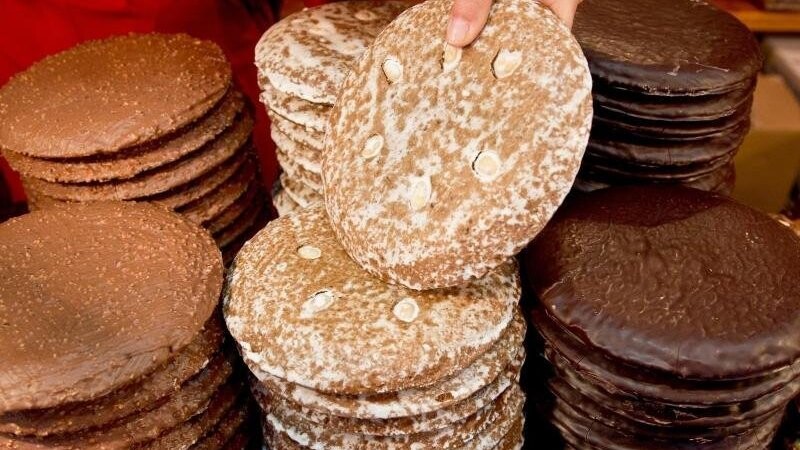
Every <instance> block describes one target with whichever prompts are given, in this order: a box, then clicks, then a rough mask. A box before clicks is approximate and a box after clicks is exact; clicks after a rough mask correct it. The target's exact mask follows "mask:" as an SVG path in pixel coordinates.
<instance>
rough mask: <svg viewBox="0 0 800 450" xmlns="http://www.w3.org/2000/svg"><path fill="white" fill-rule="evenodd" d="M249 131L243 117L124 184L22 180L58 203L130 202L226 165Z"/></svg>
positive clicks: (250, 124)
mask: <svg viewBox="0 0 800 450" xmlns="http://www.w3.org/2000/svg"><path fill="white" fill-rule="evenodd" d="M252 130H253V119H252V117H250V116H249V115H246V116H244V117H242V120H239V121H237V123H236V124H234V125H233V126H232V127H231V128H230V129H228V130H227V131H226V132H225V133H223V134H222V135H221V136H220V137H219V139H216V140H215V141H213V142H212V143H211V144H210V145H207V146H205V147H204V148H203V149H202V150H200V151H199V152H197V153H194V154H191V155H188V156H187V157H184V158H181V159H179V160H178V161H175V162H173V163H170V164H167V165H165V166H161V167H158V168H156V169H153V170H150V171H147V172H144V173H141V174H139V175H138V176H136V177H134V178H129V179H127V180H115V181H111V182H107V183H82V184H77V183H76V184H63V183H50V182H48V181H43V180H38V179H34V178H23V179H24V182H25V184H26V185H27V186H28V187H30V188H31V189H33V190H35V191H39V192H41V193H43V194H45V195H48V196H50V197H53V198H57V199H60V200H71V201H80V202H87V201H97V200H130V199H134V198H138V197H146V196H151V195H155V194H160V193H162V192H166V191H168V190H170V189H173V188H175V187H177V186H181V185H183V184H185V183H188V182H189V181H191V180H194V179H197V178H199V177H201V176H203V175H205V174H207V173H208V172H210V171H211V170H212V169H213V168H214V167H217V166H218V165H220V164H222V163H223V162H225V161H227V160H228V159H229V158H231V157H232V156H233V155H234V154H236V152H237V151H238V150H239V149H240V148H242V147H244V146H246V145H249V144H247V141H248V139H249V137H250V133H251V132H252Z"/></svg>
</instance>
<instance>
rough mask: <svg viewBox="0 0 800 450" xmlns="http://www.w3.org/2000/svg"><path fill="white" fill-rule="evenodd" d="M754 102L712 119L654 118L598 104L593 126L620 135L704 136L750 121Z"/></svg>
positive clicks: (700, 137) (645, 136) (651, 137)
mask: <svg viewBox="0 0 800 450" xmlns="http://www.w3.org/2000/svg"><path fill="white" fill-rule="evenodd" d="M750 106H751V105H749V104H748V105H745V108H743V109H742V110H740V111H737V112H736V113H735V114H734V115H732V116H729V117H725V118H722V119H718V120H712V121H680V120H650V119H641V118H636V117H630V116H626V115H624V114H620V113H618V112H615V111H612V110H609V109H607V108H605V107H604V106H603V105H598V104H596V105H595V111H594V112H595V114H594V119H593V127H594V128H593V129H598V128H599V129H600V130H602V131H606V132H611V133H617V136H618V137H619V138H623V139H624V138H626V137H628V138H634V137H635V136H640V137H644V138H650V139H653V138H661V139H685V140H701V139H706V138H708V137H709V136H712V135H718V134H721V133H725V132H728V131H731V130H738V129H740V128H741V127H742V126H748V125H747V124H749V123H750ZM598 131H599V130H598Z"/></svg>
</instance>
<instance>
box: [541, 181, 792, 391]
mask: <svg viewBox="0 0 800 450" xmlns="http://www.w3.org/2000/svg"><path fill="white" fill-rule="evenodd" d="M798 258H800V241H798V239H797V237H796V236H794V235H793V234H792V233H791V231H790V230H788V229H786V227H783V226H781V225H780V224H779V223H777V222H775V221H774V220H773V219H771V218H770V217H769V216H767V215H766V214H762V213H760V212H757V211H755V210H752V209H750V208H748V207H745V206H743V205H740V204H738V203H736V202H734V201H732V200H730V199H728V198H726V197H724V196H721V195H716V194H710V193H705V192H702V191H698V190H693V189H686V188H679V187H656V186H651V187H636V188H633V187H627V188H612V189H607V190H605V191H598V192H594V193H592V194H588V195H585V196H581V197H576V198H575V199H574V201H570V202H568V204H566V205H565V207H564V208H562V209H560V210H559V213H558V215H557V216H556V218H555V219H554V220H553V222H551V226H548V228H547V231H546V232H545V233H544V234H542V235H541V236H540V237H539V238H538V239H537V240H536V241H535V243H534V245H533V246H532V248H531V252H530V254H529V258H528V259H527V261H528V262H529V263H530V267H535V268H536V269H535V270H532V271H531V277H532V278H531V283H532V286H533V287H534V288H535V293H536V295H537V297H538V298H539V299H541V302H542V304H543V305H544V306H545V307H546V308H547V310H548V312H549V313H550V314H551V315H553V316H554V317H555V318H556V320H557V321H558V322H559V323H561V324H563V326H564V327H565V328H566V329H568V330H570V332H572V333H573V334H574V335H575V336H580V338H581V340H582V341H583V342H584V343H585V345H589V346H591V347H592V348H593V349H595V350H596V351H599V352H602V353H603V354H606V355H609V357H614V358H617V359H619V360H622V361H625V362H628V363H629V364H636V365H637V366H640V367H648V368H653V369H658V370H661V371H666V372H668V373H671V374H677V375H678V376H680V377H682V378H690V379H715V380H719V379H741V378H744V377H752V376H756V375H758V374H762V373H765V372H770V371H772V370H776V369H779V368H783V367H786V366H788V365H789V364H792V363H793V362H794V361H796V360H797V358H798V357H800V335H799V333H800V285H798V283H796V282H795V281H794V280H797V279H798V277H800V265H798V264H797V261H798V260H799V259H798Z"/></svg>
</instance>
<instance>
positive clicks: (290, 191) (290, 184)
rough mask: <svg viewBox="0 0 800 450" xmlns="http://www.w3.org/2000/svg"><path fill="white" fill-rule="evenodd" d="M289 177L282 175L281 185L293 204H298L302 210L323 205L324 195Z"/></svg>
mask: <svg viewBox="0 0 800 450" xmlns="http://www.w3.org/2000/svg"><path fill="white" fill-rule="evenodd" d="M287 175H288V174H286V173H282V174H281V177H280V180H281V185H282V186H283V191H284V192H286V195H288V196H289V198H290V199H292V201H293V202H295V203H297V204H298V205H299V206H300V207H301V208H306V207H308V206H310V205H313V204H316V203H322V195H320V194H318V193H316V192H314V190H313V189H311V188H310V187H308V186H306V185H304V184H303V183H301V182H299V181H297V180H295V179H293V178H291V177H289V176H287Z"/></svg>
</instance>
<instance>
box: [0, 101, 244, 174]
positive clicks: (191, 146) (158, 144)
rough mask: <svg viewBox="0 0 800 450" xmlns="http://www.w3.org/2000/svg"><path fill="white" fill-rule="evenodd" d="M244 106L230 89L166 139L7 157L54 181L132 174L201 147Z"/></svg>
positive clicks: (22, 169)
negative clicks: (109, 151) (87, 153)
mask: <svg viewBox="0 0 800 450" xmlns="http://www.w3.org/2000/svg"><path fill="white" fill-rule="evenodd" d="M243 107H244V99H243V98H242V95H241V94H240V93H238V92H235V91H234V92H231V93H230V94H228V95H227V96H226V98H225V99H223V100H222V102H221V104H220V105H219V106H218V107H217V108H216V109H215V110H214V111H213V112H211V113H209V115H208V116H206V117H203V118H201V119H198V121H196V122H193V123H191V124H190V125H188V126H186V127H185V128H182V129H181V130H178V131H176V132H175V133H172V134H170V135H168V136H166V137H164V138H163V139H157V140H155V141H152V142H147V143H145V144H143V145H141V146H138V147H135V148H133V149H130V150H129V151H125V152H120V153H117V154H114V155H112V156H111V157H106V158H97V157H89V158H70V159H42V158H33V157H30V156H25V155H22V154H19V153H14V152H5V154H4V155H5V157H6V159H8V161H9V164H11V166H12V167H13V168H14V170H16V171H18V172H20V173H22V174H23V175H26V176H30V177H35V178H40V179H43V180H46V181H52V182H66V183H86V182H92V181H108V180H112V179H125V178H131V177H133V176H135V175H137V174H139V173H142V172H145V171H147V170H149V169H153V168H155V167H158V166H161V165H164V164H167V163H170V162H172V161H175V160H177V159H179V158H181V157H182V156H184V155H187V154H189V153H192V152H194V151H197V150H198V149H200V148H201V147H202V146H203V145H205V144H207V143H208V142H210V141H211V140H212V139H214V138H215V137H217V136H218V135H219V134H220V133H222V132H223V131H224V130H225V129H227V128H228V127H229V126H230V125H231V124H232V123H233V120H234V118H235V117H236V115H237V114H238V113H239V112H240V111H241V110H242V108H243Z"/></svg>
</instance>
